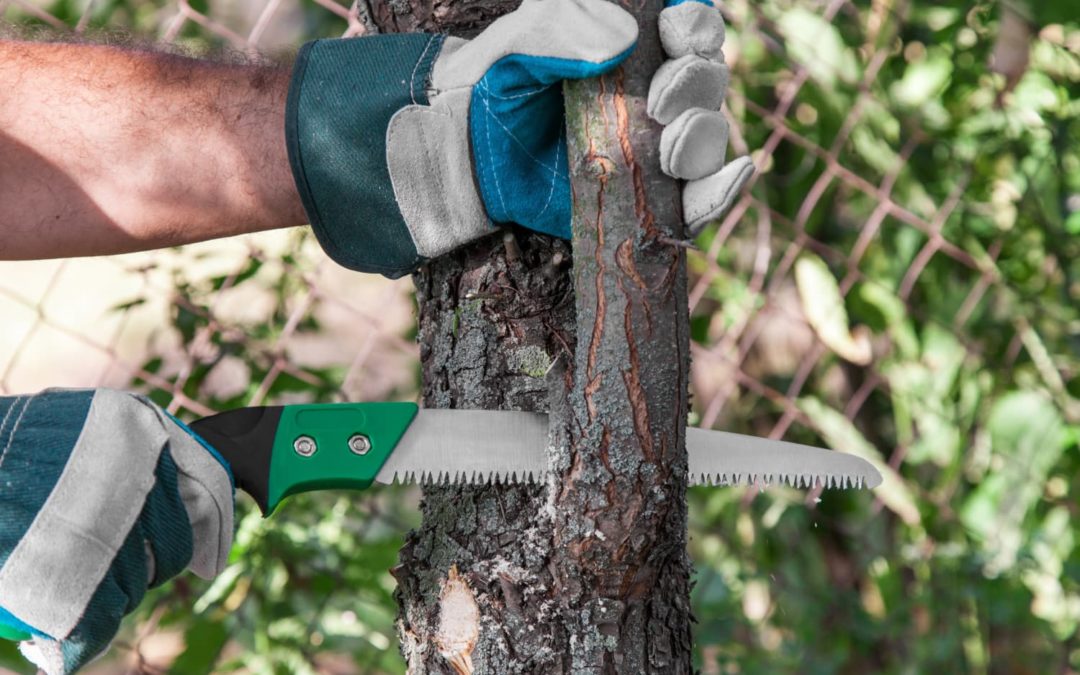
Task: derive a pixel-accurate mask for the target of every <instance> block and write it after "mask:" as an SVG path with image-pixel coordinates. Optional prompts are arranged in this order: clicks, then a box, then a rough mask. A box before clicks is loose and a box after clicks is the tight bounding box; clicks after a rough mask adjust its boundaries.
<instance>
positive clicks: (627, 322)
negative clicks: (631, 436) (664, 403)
mask: <svg viewBox="0 0 1080 675" xmlns="http://www.w3.org/2000/svg"><path fill="white" fill-rule="evenodd" d="M618 284H619V290H620V291H622V294H623V295H624V296H626V313H625V314H624V315H623V317H624V318H623V326H624V329H625V331H626V346H627V349H628V351H629V352H630V368H628V369H627V370H624V371H623V382H624V383H625V384H626V395H627V398H628V399H629V401H630V408H631V410H632V411H633V416H634V431H635V432H637V437H638V439H639V440H640V441H641V454H642V455H644V457H645V460H646V461H648V462H652V463H655V462H656V453H655V452H654V450H653V439H652V425H650V424H649V401H648V396H647V394H646V393H645V388H644V387H642V386H641V375H640V373H641V360H640V359H639V357H638V348H637V339H636V338H635V337H634V303H633V300H632V299H631V298H630V294H629V293H627V292H626V287H625V286H623V282H622V279H619V280H618Z"/></svg>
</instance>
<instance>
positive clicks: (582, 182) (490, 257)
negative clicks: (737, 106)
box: [372, 0, 692, 674]
mask: <svg viewBox="0 0 1080 675" xmlns="http://www.w3.org/2000/svg"><path fill="white" fill-rule="evenodd" d="M515 5H516V2H513V0H511V1H504V0H482V1H480V2H468V3H466V2H458V1H454V0H441V1H439V0H434V1H433V0H386V1H385V2H383V1H378V2H375V3H374V4H373V7H372V16H373V17H374V20H375V22H376V23H377V24H378V26H379V28H380V29H381V30H384V31H388V32H392V31H396V30H427V31H449V32H452V33H455V34H460V35H472V34H475V32H476V31H477V29H479V28H482V27H483V25H486V23H488V22H490V21H491V20H492V19H493V18H495V17H496V16H497V15H500V14H502V13H505V12H506V11H509V10H510V9H512V8H513V7H514V6H515ZM660 6H661V5H660V3H659V0H649V1H648V2H645V3H644V4H643V6H641V7H635V8H632V10H631V11H634V12H635V13H636V14H637V15H638V17H639V20H640V22H641V26H642V32H641V39H640V41H639V45H638V49H637V50H636V52H635V54H634V56H633V57H632V58H631V59H630V61H628V62H627V63H626V64H625V65H624V66H623V68H621V69H620V70H619V71H618V72H617V73H615V74H613V75H611V76H609V77H605V78H603V79H602V80H595V81H589V82H583V83H576V84H574V85H572V86H568V87H567V88H566V94H567V100H566V107H567V123H568V131H569V139H570V140H569V150H570V153H569V157H570V169H571V177H572V182H573V191H574V201H575V204H574V214H575V216H574V247H573V254H571V252H570V247H569V246H568V245H567V244H566V243H564V242H560V241H554V240H552V239H550V238H547V237H542V236H539V235H533V234H531V233H527V232H525V231H522V230H513V231H511V232H509V233H508V234H505V235H503V234H500V235H494V236H492V237H490V238H488V239H486V240H484V241H481V242H479V243H477V244H475V245H473V246H470V247H468V248H467V249H466V250H463V251H460V252H458V253H455V254H453V255H451V256H447V257H445V258H443V259H440V260H438V261H435V262H434V263H432V264H431V265H429V266H428V267H427V268H426V269H424V270H422V271H421V272H420V273H418V274H417V275H416V277H415V282H416V287H417V299H418V301H419V307H420V317H419V322H420V338H419V339H420V350H421V353H420V356H421V361H422V370H423V382H424V393H423V395H424V404H425V406H427V407H439V408H490V409H514V410H532V411H549V410H550V412H551V413H552V445H553V448H555V449H554V450H553V452H552V457H551V461H552V470H553V473H552V479H551V480H550V481H549V482H548V484H545V485H531V486H512V485H511V486H508V485H492V486H440V487H427V488H425V489H424V498H423V502H422V511H423V522H422V524H421V526H420V528H419V529H418V530H416V531H414V532H411V533H409V535H408V536H407V539H406V543H405V546H404V547H403V548H402V550H401V556H400V564H399V565H398V566H397V567H395V569H394V576H395V577H396V579H397V580H398V584H399V588H398V592H397V598H398V602H399V605H400V615H399V632H400V637H401V649H402V654H403V655H404V657H405V659H406V660H407V662H408V665H409V669H410V672H412V673H418V674H420V673H472V672H475V673H537V672H539V673H570V672H574V673H579V672H581V673H609V672H610V673H614V672H620V673H653V672H655V673H661V672H662V673H679V672H689V671H690V670H691V666H690V663H691V658H690V655H691V645H690V623H691V620H692V619H691V615H690V608H689V570H690V565H689V561H688V559H687V555H686V500H685V486H686V455H685V449H684V434H685V420H686V411H687V392H686V389H687V368H688V319H687V308H686V274H685V261H684V258H683V255H682V249H680V248H679V247H677V246H672V245H669V244H670V242H671V241H672V238H673V237H677V236H679V234H680V233H681V218H680V217H679V216H680V214H679V213H678V193H677V188H676V186H675V184H674V182H672V181H670V180H668V179H666V178H664V177H663V176H662V175H661V173H660V170H659V162H658V159H657V151H656V146H657V142H658V137H659V128H658V127H656V126H655V125H654V124H653V123H652V122H651V121H649V120H648V119H647V118H646V116H645V113H644V107H645V98H646V94H647V91H648V84H649V79H650V77H651V74H652V72H653V71H654V70H655V69H656V67H657V66H658V65H659V63H660V60H661V52H660V46H659V40H658V38H657V35H656V14H657V13H658V11H659V9H660ZM664 242H668V243H664ZM575 316H576V317H578V318H579V319H580V320H578V321H576V320H575ZM576 345H580V346H581V349H580V350H578V349H575V347H576Z"/></svg>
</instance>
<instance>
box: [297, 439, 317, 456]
mask: <svg viewBox="0 0 1080 675" xmlns="http://www.w3.org/2000/svg"><path fill="white" fill-rule="evenodd" d="M318 449H319V446H317V445H315V439H314V438H312V437H311V436H297V437H296V440H295V441H293V450H296V454H298V455H300V456H301V457H311V456H312V455H314V454H315V451H316V450H318Z"/></svg>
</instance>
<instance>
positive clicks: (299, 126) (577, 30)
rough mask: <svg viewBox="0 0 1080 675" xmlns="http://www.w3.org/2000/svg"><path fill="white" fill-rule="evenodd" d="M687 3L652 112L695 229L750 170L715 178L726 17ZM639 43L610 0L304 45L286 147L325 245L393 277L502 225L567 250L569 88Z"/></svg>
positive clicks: (669, 16) (537, 4)
mask: <svg viewBox="0 0 1080 675" xmlns="http://www.w3.org/2000/svg"><path fill="white" fill-rule="evenodd" d="M688 4H694V5H696V7H689V8H687V7H683V5H677V6H673V7H670V8H667V9H665V10H664V12H663V14H662V15H661V35H662V36H663V39H664V45H665V48H666V49H667V51H668V53H669V54H670V55H671V56H672V57H676V56H677V57H679V58H677V59H675V60H673V61H670V62H668V63H666V64H664V66H663V67H662V68H660V70H659V71H658V72H657V74H656V79H655V81H654V83H653V87H652V93H651V94H650V107H649V111H650V113H651V114H652V115H653V116H654V117H655V118H656V119H657V120H658V121H660V122H661V123H663V124H668V125H669V126H668V127H667V128H666V129H665V131H664V135H663V136H662V139H661V149H662V151H663V152H662V156H663V157H665V158H666V159H665V160H664V170H665V171H668V172H669V173H670V174H671V175H673V176H677V177H682V178H689V179H692V180H691V182H690V183H689V184H688V185H687V192H688V193H689V194H688V198H687V199H688V201H687V203H686V204H685V206H686V207H688V208H687V214H688V216H689V217H690V218H691V219H692V220H691V221H690V223H691V225H692V226H694V227H700V226H701V225H703V224H704V223H705V222H708V220H710V219H712V218H715V217H717V216H718V215H720V214H721V213H722V211H723V209H724V208H725V207H726V206H727V205H730V203H731V200H732V196H733V195H734V194H735V193H736V192H737V191H738V188H739V187H740V186H741V184H742V182H744V181H745V179H746V178H747V177H748V176H749V173H750V166H749V160H746V159H745V158H744V160H742V161H740V162H733V163H732V165H731V166H729V167H725V168H722V167H723V158H724V150H725V147H726V143H727V137H726V125H724V124H723V118H722V117H719V113H718V112H717V110H718V109H719V107H720V104H721V102H722V101H723V96H724V91H725V89H726V84H727V70H726V66H724V65H723V54H722V52H721V51H720V47H721V44H722V42H723V37H724V29H723V20H722V19H721V17H720V14H719V12H718V11H717V10H716V9H715V8H714V7H712V6H711V5H705V4H702V3H700V2H697V0H692V2H691V3H688ZM665 17H666V18H665ZM637 32H638V26H637V21H636V20H635V19H634V17H633V16H631V15H630V14H629V13H628V12H627V11H625V10H624V9H622V8H621V7H619V6H618V5H616V4H614V3H611V2H607V1H606V0H525V1H524V2H523V3H522V5H521V6H520V7H519V8H518V9H517V10H516V11H514V12H511V13H510V14H507V15H506V16H503V17H501V18H500V19H498V20H496V21H495V22H493V23H492V24H491V25H490V26H488V28H487V29H486V30H485V31H483V32H482V33H481V34H480V35H479V36H478V37H476V38H475V39H473V40H472V41H466V40H463V39H459V38H453V37H446V36H443V35H427V34H416V33H413V34H394V35H373V36H368V37H360V38H351V39H338V40H318V41H315V42H311V43H308V44H306V45H304V47H303V48H302V49H301V50H300V53H299V54H298V56H297V60H296V64H295V67H294V70H293V75H292V83H291V86H290V90H289V97H288V103H287V110H286V141H287V145H288V150H289V159H290V163H291V166H292V170H293V175H294V177H295V179H296V184H297V187H298V188H299V192H300V196H301V198H302V200H303V203H304V207H305V209H306V211H307V214H308V217H309V219H310V221H311V225H312V227H313V229H314V231H315V234H316V236H317V237H318V239H319V242H320V243H321V244H322V246H323V248H324V249H325V250H326V252H327V253H328V254H329V255H330V257H331V258H333V259H334V260H336V261H337V262H338V263H340V264H342V265H344V266H345V267H348V268H351V269H355V270H360V271H367V272H380V273H382V274H385V275H387V276H390V277H398V276H402V275H404V274H407V273H409V272H411V271H413V270H415V269H416V268H417V267H418V266H420V265H421V264H423V263H424V262H425V261H427V260H429V259H432V258H435V257H438V256H440V255H442V254H443V253H446V252H448V251H450V250H452V249H454V248H456V247H458V246H460V245H462V244H465V243H467V242H469V241H472V240H474V239H476V238H478V237H481V236H484V235H485V234H488V233H490V232H491V231H492V229H493V227H494V226H495V225H499V224H504V223H517V224H519V225H522V226H524V227H527V228H529V229H532V230H535V231H537V232H543V233H547V234H550V235H553V236H556V237H562V238H565V239H569V238H570V219H571V215H570V211H571V199H570V180H569V170H568V161H567V151H566V131H565V120H564V114H563V97H562V81H563V80H566V79H578V78H588V77H596V76H599V75H602V74H603V73H606V72H608V71H610V70H612V69H614V68H616V67H617V66H618V65H619V64H620V63H622V62H623V61H624V60H625V59H626V58H627V57H628V56H629V55H630V53H631V52H632V51H633V49H634V46H635V44H636V41H637ZM669 123H670V124H669Z"/></svg>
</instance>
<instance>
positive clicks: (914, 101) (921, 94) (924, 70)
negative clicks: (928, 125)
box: [890, 49, 953, 108]
mask: <svg viewBox="0 0 1080 675" xmlns="http://www.w3.org/2000/svg"><path fill="white" fill-rule="evenodd" d="M952 72H953V62H952V59H951V58H950V57H949V55H948V54H946V53H945V51H944V50H941V49H935V50H932V51H930V52H929V53H927V55H926V56H925V57H924V58H922V59H919V60H917V61H913V62H911V63H910V64H908V67H907V70H905V71H904V77H902V78H901V79H900V80H899V81H897V82H895V83H893V85H892V87H891V88H890V94H892V98H893V100H894V101H896V103H897V104H898V105H901V106H903V107H906V108H920V107H922V106H923V105H925V104H926V103H928V102H929V101H930V100H931V99H934V98H937V97H938V96H939V95H940V94H941V92H942V91H944V90H945V87H946V86H947V85H948V84H949V78H950V77H952Z"/></svg>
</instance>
